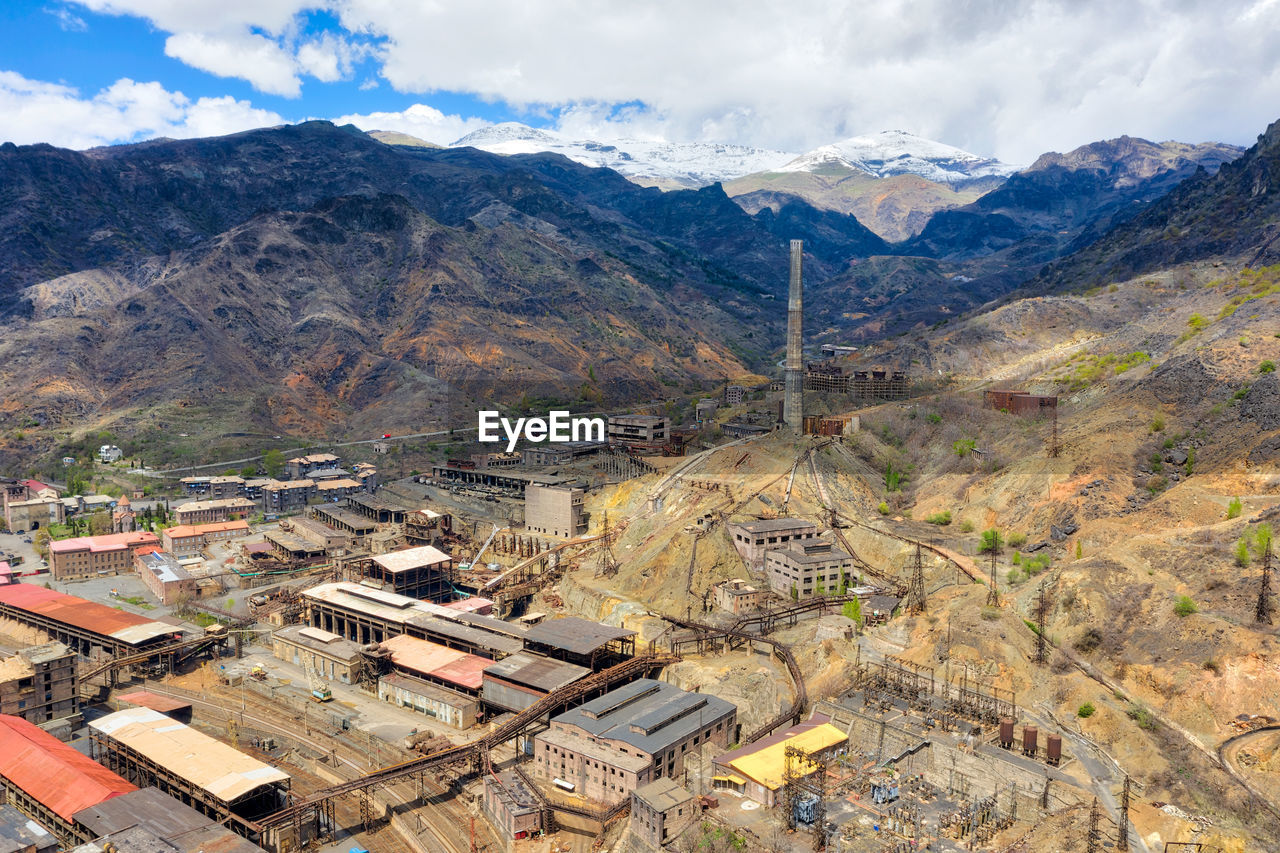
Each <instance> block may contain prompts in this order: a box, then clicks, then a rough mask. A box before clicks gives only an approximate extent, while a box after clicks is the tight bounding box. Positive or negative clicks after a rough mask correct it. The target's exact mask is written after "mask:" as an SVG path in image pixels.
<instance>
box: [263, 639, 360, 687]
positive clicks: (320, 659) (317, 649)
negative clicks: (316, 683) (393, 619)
mask: <svg viewBox="0 0 1280 853" xmlns="http://www.w3.org/2000/svg"><path fill="white" fill-rule="evenodd" d="M271 651H272V654H274V655H275V656H276V657H277V658H279V659H280V660H282V661H285V662H286V663H291V664H293V665H294V666H297V667H301V668H302V669H304V670H305V669H306V668H307V667H308V666H310V667H311V668H313V669H314V670H315V671H316V672H318V673H319V674H320V675H321V676H323V677H325V678H328V679H330V680H331V681H337V682H340V683H342V684H355V683H356V682H357V681H358V680H359V678H360V667H361V657H360V647H359V646H358V645H356V644H355V643H353V642H351V641H350V640H346V639H343V638H342V637H340V636H338V635H337V634H334V633H332V632H330V631H324V630H321V629H320V628H312V627H310V626H307V625H288V626H286V627H284V628H280V629H279V630H277V631H275V632H274V633H272V635H271Z"/></svg>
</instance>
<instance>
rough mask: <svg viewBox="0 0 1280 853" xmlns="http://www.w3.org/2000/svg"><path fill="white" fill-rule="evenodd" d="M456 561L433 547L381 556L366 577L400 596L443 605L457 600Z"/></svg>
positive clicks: (366, 571)
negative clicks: (454, 572) (454, 583)
mask: <svg viewBox="0 0 1280 853" xmlns="http://www.w3.org/2000/svg"><path fill="white" fill-rule="evenodd" d="M453 568H454V562H453V558H452V557H450V556H449V555H448V554H446V553H444V552H443V551H441V550H440V549H439V548H436V547H434V546H432V545H420V546H418V547H417V548H406V549H404V550H402V551H392V552H391V553H389V554H378V555H377V556H375V557H373V558H372V559H371V560H370V561H369V562H368V563H367V564H366V565H365V568H364V570H363V571H364V576H365V577H367V578H370V579H372V580H375V581H377V582H378V583H380V584H382V585H383V588H385V589H387V590H389V591H391V592H394V593H396V594H397V595H403V596H407V597H409V598H418V599H422V600H424V601H434V602H436V603H437V604H443V603H445V602H447V601H449V600H450V599H451V598H452V597H453V590H452V587H451V583H452V580H453Z"/></svg>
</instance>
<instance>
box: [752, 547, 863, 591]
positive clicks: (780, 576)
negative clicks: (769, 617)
mask: <svg viewBox="0 0 1280 853" xmlns="http://www.w3.org/2000/svg"><path fill="white" fill-rule="evenodd" d="M764 562H765V574H766V575H767V576H768V578H769V588H770V589H772V590H773V591H774V592H776V593H777V594H778V595H784V596H792V597H798V598H807V597H809V596H811V595H824V594H830V593H833V592H835V591H836V590H838V589H839V588H840V584H841V582H842V581H843V582H849V583H852V582H853V580H854V577H855V576H854V571H853V557H852V556H850V555H849V554H848V553H846V552H844V551H842V550H840V549H839V548H837V547H836V546H835V543H834V542H831V541H829V540H826V539H804V540H798V541H797V540H793V541H791V542H788V543H786V544H784V545H780V546H778V547H777V548H776V549H771V550H769V551H768V552H766V553H765V558H764Z"/></svg>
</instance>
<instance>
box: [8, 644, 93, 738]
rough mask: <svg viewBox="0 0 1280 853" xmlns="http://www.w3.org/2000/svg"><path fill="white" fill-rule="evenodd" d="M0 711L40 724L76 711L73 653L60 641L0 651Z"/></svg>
mask: <svg viewBox="0 0 1280 853" xmlns="http://www.w3.org/2000/svg"><path fill="white" fill-rule="evenodd" d="M0 657H2V658H3V659H2V660H0V714H12V715H13V716H15V717H22V718H23V719H24V720H26V721H27V722H31V723H35V724H36V725H40V724H41V723H47V722H49V721H50V720H60V719H62V718H63V717H69V716H71V715H72V714H74V713H75V712H76V708H77V705H78V703H79V698H80V697H79V694H78V693H77V691H76V653H75V652H73V651H71V649H69V648H67V647H66V646H65V645H63V644H62V643H45V644H43V645H40V646H31V647H29V648H25V649H21V650H20V651H17V652H15V653H12V654H8V653H5V652H0Z"/></svg>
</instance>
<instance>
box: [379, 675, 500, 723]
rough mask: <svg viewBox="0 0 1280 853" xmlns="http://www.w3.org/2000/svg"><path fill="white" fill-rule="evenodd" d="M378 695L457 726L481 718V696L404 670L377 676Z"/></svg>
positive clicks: (474, 721)
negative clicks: (433, 681) (427, 679)
mask: <svg viewBox="0 0 1280 853" xmlns="http://www.w3.org/2000/svg"><path fill="white" fill-rule="evenodd" d="M378 698H379V699H381V700H382V701H383V702H390V703H391V704H393V705H396V706H398V707H401V708H409V709H412V710H414V711H417V712H418V713H419V714H425V715H426V716H428V717H433V718H434V719H437V720H439V721H440V722H442V723H444V724H445V725H447V726H453V727H454V728H455V729H469V728H471V727H472V726H474V725H475V724H476V721H477V720H478V719H479V718H480V700H479V699H477V698H476V697H475V696H467V695H465V694H462V693H459V692H457V691H456V690H449V689H448V688H445V687H441V686H440V685H439V684H433V683H432V682H430V681H424V680H423V679H421V678H415V677H414V676H412V675H407V674H405V673H402V672H394V673H391V674H390V675H384V676H383V677H382V678H381V679H379V680H378Z"/></svg>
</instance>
